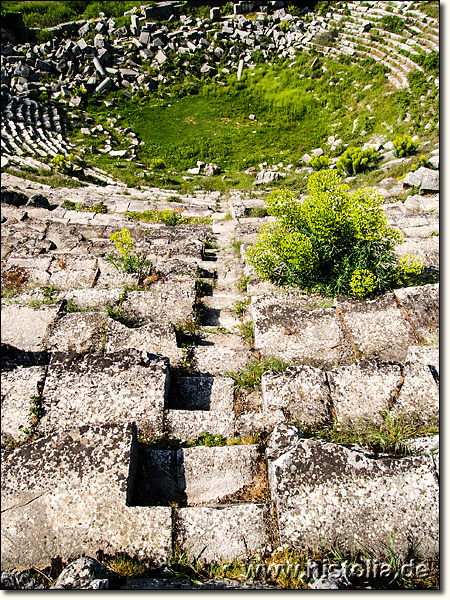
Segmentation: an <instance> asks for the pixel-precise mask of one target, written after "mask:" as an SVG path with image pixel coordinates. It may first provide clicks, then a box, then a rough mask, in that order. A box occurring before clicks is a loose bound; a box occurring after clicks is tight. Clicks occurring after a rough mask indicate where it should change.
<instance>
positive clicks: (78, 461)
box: [1, 423, 172, 570]
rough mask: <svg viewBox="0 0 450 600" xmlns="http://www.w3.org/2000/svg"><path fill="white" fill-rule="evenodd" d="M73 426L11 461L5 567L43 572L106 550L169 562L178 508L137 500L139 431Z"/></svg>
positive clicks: (5, 483)
mask: <svg viewBox="0 0 450 600" xmlns="http://www.w3.org/2000/svg"><path fill="white" fill-rule="evenodd" d="M70 427H71V428H70V429H69V430H68V431H64V432H58V433H54V434H52V435H50V436H47V437H44V438H40V439H39V440H36V441H34V442H31V443H29V444H27V445H25V446H21V447H20V448H17V449H15V450H12V451H7V452H5V453H4V455H3V460H2V507H3V509H4V514H3V518H2V521H1V528H2V536H1V539H2V569H5V570H8V569H28V568H30V567H36V568H39V569H40V568H45V567H47V566H50V565H51V562H52V559H53V558H54V557H55V556H60V557H61V559H62V560H63V561H68V560H69V559H70V558H71V557H73V556H77V555H78V556H80V555H91V556H95V555H96V553H97V552H98V551H102V552H104V553H105V554H115V553H117V552H125V553H127V554H129V555H130V556H136V557H138V558H145V559H151V560H153V561H154V562H155V564H157V565H158V564H159V565H160V564H163V563H164V562H166V561H167V560H168V559H169V557H170V556H171V553H172V509H171V508H170V507H163V506H155V507H140V506H133V505H132V504H131V503H130V502H129V498H130V497H132V494H133V491H134V478H133V472H134V471H135V469H136V460H137V441H136V434H135V433H134V434H133V430H132V428H131V426H130V425H129V424H122V425H117V424H107V425H103V426H96V425H86V426H84V427H81V428H77V427H74V426H73V423H72V424H71V425H70ZM55 473H57V477H56V476H55Z"/></svg>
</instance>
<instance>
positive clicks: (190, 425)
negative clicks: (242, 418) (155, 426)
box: [164, 410, 234, 441]
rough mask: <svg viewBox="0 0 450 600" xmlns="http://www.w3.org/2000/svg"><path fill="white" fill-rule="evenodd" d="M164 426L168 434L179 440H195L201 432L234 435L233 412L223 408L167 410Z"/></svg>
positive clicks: (227, 436) (225, 435)
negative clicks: (210, 409)
mask: <svg viewBox="0 0 450 600" xmlns="http://www.w3.org/2000/svg"><path fill="white" fill-rule="evenodd" d="M164 428H165V431H166V432H167V433H168V435H170V436H172V437H175V438H178V439H180V440H183V441H185V440H195V439H197V438H198V437H199V436H200V435H201V434H203V433H210V434H211V435H221V436H223V437H225V438H229V437H233V436H234V412H233V411H225V410H214V411H208V410H169V411H167V414H166V416H165V420H164Z"/></svg>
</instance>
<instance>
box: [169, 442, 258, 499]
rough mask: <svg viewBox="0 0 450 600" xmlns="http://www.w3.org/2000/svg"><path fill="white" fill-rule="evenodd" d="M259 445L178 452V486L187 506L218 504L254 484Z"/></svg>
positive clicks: (196, 448)
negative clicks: (184, 496) (183, 494)
mask: <svg viewBox="0 0 450 600" xmlns="http://www.w3.org/2000/svg"><path fill="white" fill-rule="evenodd" d="M258 462H259V453H258V446H255V445H242V446H218V447H206V446H197V447H195V448H182V449H181V450H178V452H177V469H178V487H179V490H180V491H183V492H184V493H185V495H186V501H187V504H188V506H199V505H202V504H203V505H204V504H208V503H209V504H211V503H212V504H216V503H217V502H220V501H223V500H224V499H225V498H226V497H227V496H230V495H232V494H235V493H237V492H239V491H242V489H243V488H244V487H245V486H251V485H254V484H255V481H254V480H255V477H256V475H257V472H258Z"/></svg>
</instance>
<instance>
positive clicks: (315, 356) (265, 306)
mask: <svg viewBox="0 0 450 600" xmlns="http://www.w3.org/2000/svg"><path fill="white" fill-rule="evenodd" d="M308 303H309V301H308V299H307V297H298V298H297V297H295V296H292V297H289V296H288V295H287V294H283V295H282V296H280V295H278V294H273V295H270V296H269V295H268V296H253V297H252V303H251V311H252V316H253V322H254V324H255V348H258V349H259V350H260V351H261V353H262V354H264V355H265V356H276V357H279V358H282V359H284V360H287V361H295V362H305V363H308V364H310V365H311V366H316V367H322V366H325V367H333V366H336V365H338V364H348V363H349V362H350V360H351V354H352V353H351V347H350V344H349V342H348V341H347V339H346V336H345V331H344V329H343V327H342V325H341V323H340V320H339V316H338V315H337V314H336V310H335V309H334V308H323V309H321V308H314V304H311V309H310V310H308Z"/></svg>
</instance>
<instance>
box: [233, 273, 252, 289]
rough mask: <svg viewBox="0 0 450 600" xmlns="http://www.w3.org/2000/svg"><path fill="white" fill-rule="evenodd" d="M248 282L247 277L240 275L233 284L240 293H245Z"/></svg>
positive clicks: (248, 278)
mask: <svg viewBox="0 0 450 600" xmlns="http://www.w3.org/2000/svg"><path fill="white" fill-rule="evenodd" d="M249 281H250V277H249V276H248V275H244V274H243V275H241V277H240V278H239V279H238V280H237V281H236V283H235V284H234V285H235V286H236V287H237V289H238V290H239V291H241V292H246V291H247V285H248V282H249Z"/></svg>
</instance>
